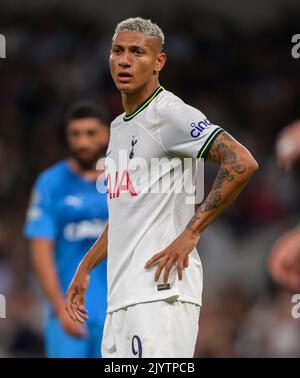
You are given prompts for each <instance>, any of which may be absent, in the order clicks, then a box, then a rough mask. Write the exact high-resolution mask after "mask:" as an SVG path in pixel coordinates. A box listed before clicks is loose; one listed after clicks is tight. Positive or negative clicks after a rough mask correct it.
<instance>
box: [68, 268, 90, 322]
mask: <svg viewBox="0 0 300 378" xmlns="http://www.w3.org/2000/svg"><path fill="white" fill-rule="evenodd" d="M89 280H90V276H89V273H88V272H87V271H85V270H84V269H83V268H81V267H79V268H78V270H77V272H76V274H75V276H74V277H73V280H72V282H71V283H70V286H69V288H68V290H67V300H66V310H67V313H68V314H69V316H70V318H71V319H72V320H73V321H74V322H78V323H81V324H83V323H84V322H85V321H86V320H87V319H88V316H87V310H86V308H85V293H86V290H87V288H88V286H89Z"/></svg>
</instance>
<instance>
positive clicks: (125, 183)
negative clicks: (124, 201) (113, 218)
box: [106, 169, 137, 199]
mask: <svg viewBox="0 0 300 378" xmlns="http://www.w3.org/2000/svg"><path fill="white" fill-rule="evenodd" d="M106 184H107V193H108V196H109V199H113V198H118V197H120V193H128V192H129V193H130V195H131V196H132V197H135V196H137V192H136V190H135V189H134V186H133V184H132V181H131V180H130V177H129V173H128V170H126V169H125V170H124V171H123V172H119V171H117V172H115V174H111V173H108V175H107V177H106Z"/></svg>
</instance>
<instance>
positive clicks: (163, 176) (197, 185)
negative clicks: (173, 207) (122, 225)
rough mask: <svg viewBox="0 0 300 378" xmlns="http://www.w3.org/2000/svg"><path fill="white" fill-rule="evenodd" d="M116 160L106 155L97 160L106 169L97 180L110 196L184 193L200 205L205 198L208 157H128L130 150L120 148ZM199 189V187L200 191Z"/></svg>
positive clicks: (99, 168) (102, 169) (98, 168)
mask: <svg viewBox="0 0 300 378" xmlns="http://www.w3.org/2000/svg"><path fill="white" fill-rule="evenodd" d="M115 158H116V160H114V159H112V158H110V157H106V158H103V159H100V160H99V161H98V163H97V170H100V171H102V172H104V171H105V178H106V180H105V182H104V180H103V175H100V176H99V178H98V180H97V184H96V186H97V190H98V192H100V193H107V194H108V197H109V199H116V198H119V197H120V195H121V194H122V193H126V192H127V193H129V194H130V195H131V196H133V197H135V196H138V195H139V194H141V193H152V194H156V193H169V194H171V193H174V194H177V193H184V194H185V203H186V204H189V205H192V204H200V203H201V202H202V201H203V198H204V159H199V160H198V161H195V159H192V158H182V159H179V158H172V159H169V158H166V157H163V158H151V159H149V160H147V159H144V158H141V157H135V158H132V159H130V158H129V160H128V159H127V151H126V150H119V151H118V152H117V155H116V157H115ZM196 189H197V190H196Z"/></svg>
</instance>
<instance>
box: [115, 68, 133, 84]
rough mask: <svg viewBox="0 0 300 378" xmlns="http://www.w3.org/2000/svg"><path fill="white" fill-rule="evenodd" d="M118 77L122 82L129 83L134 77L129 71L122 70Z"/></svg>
mask: <svg viewBox="0 0 300 378" xmlns="http://www.w3.org/2000/svg"><path fill="white" fill-rule="evenodd" d="M117 77H118V79H119V81H121V82H122V83H127V82H128V81H129V80H130V79H131V78H132V75H131V74H130V73H129V72H126V71H122V72H119V73H118V74H117Z"/></svg>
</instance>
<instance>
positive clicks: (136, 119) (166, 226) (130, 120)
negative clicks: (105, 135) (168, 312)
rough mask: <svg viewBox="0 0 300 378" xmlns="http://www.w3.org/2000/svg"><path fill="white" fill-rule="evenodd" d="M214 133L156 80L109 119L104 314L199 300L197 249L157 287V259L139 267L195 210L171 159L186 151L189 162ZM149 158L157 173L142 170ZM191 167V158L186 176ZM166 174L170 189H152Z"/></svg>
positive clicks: (215, 129)
mask: <svg viewBox="0 0 300 378" xmlns="http://www.w3.org/2000/svg"><path fill="white" fill-rule="evenodd" d="M220 132H222V129H221V128H220V127H218V126H216V125H212V124H211V123H210V122H209V121H208V120H207V119H206V117H205V116H204V114H202V113H201V112H200V111H199V110H197V109H195V108H193V107H191V106H189V105H187V104H185V103H184V102H183V101H182V100H181V99H180V98H178V97H177V96H175V95H174V94H173V93H171V92H169V91H166V90H165V89H164V88H163V87H161V86H160V87H159V88H157V90H156V91H155V92H154V93H153V94H152V96H150V97H149V98H148V99H147V100H146V101H145V102H144V103H143V104H142V105H141V106H140V107H139V108H138V109H137V110H136V111H135V112H134V113H131V114H129V115H126V114H122V115H120V116H119V117H117V118H116V119H115V120H114V121H113V122H112V124H111V136H110V142H109V146H108V149H107V155H106V156H107V157H106V160H105V175H106V179H107V186H108V208H109V230H108V269H107V274H108V313H110V312H113V311H116V310H118V309H121V308H125V307H127V306H131V305H134V304H137V303H144V302H152V301H158V300H165V299H168V300H179V301H182V302H190V303H193V304H196V305H201V297H202V278H203V274H202V266H201V261H200V258H199V255H198V253H197V250H196V249H194V250H193V251H192V252H191V253H190V255H189V267H188V268H187V269H185V270H184V276H183V280H182V281H179V279H178V275H177V270H176V269H175V267H174V269H172V270H171V272H170V275H169V281H168V285H166V286H164V285H162V283H163V272H162V274H161V277H160V280H159V281H158V282H155V281H154V275H155V271H156V268H157V266H156V265H155V266H153V267H152V268H150V269H148V270H146V269H145V268H144V266H145V263H146V262H147V261H148V260H149V259H150V258H151V257H152V256H153V255H154V254H156V253H158V252H160V251H162V250H163V249H164V248H166V247H167V246H168V245H169V244H170V243H172V242H173V241H174V240H175V239H176V238H177V237H178V236H179V235H180V233H181V232H182V231H183V230H184V229H185V227H186V225H187V223H188V222H189V220H190V219H191V218H192V216H193V215H194V213H195V207H194V205H193V204H191V205H189V204H186V201H185V198H186V193H184V192H183V193H175V191H176V190H175V188H176V186H177V184H178V183H179V182H178V180H179V178H178V177H177V175H175V174H174V169H172V165H171V164H170V162H171V161H173V160H172V159H174V158H175V157H177V158H179V160H180V161H183V159H184V158H193V162H194V163H195V162H196V161H197V158H202V157H205V154H206V153H207V151H208V150H209V146H210V144H211V143H212V142H213V140H214V139H215V138H216V136H217V135H218V134H219V133H220ZM153 158H156V159H159V162H160V164H161V170H160V173H159V174H156V175H151V174H150V173H149V172H151V168H150V167H152V166H153V165H151V163H152V162H153ZM177 161H178V159H177ZM156 162H157V160H156ZM195 170H196V164H193V168H192V169H191V170H190V171H189V174H190V175H191V179H192V180H194V179H195V177H194V176H195ZM167 175H169V179H170V183H171V185H170V188H168V189H167V190H164V192H162V190H160V191H159V190H158V187H159V185H163V184H162V183H163V180H164V179H165V178H166V177H167Z"/></svg>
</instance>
